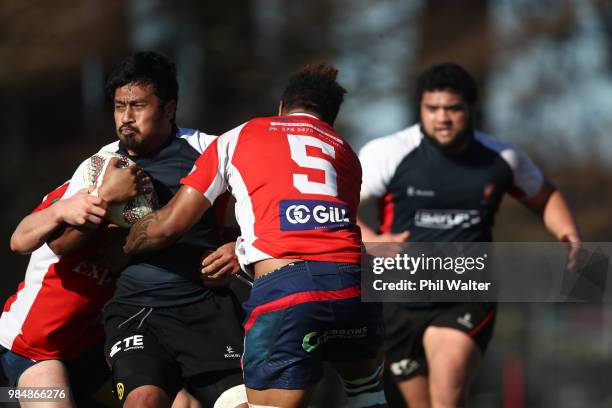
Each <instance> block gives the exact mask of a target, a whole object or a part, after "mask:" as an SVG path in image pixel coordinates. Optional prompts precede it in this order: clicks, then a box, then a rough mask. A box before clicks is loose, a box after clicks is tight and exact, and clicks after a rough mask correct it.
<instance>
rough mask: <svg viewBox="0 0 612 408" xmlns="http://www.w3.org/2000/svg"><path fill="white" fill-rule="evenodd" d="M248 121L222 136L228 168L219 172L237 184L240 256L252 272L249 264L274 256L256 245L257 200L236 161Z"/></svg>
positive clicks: (222, 154) (220, 153)
mask: <svg viewBox="0 0 612 408" xmlns="http://www.w3.org/2000/svg"><path fill="white" fill-rule="evenodd" d="M244 125H246V123H244V124H242V125H240V126H238V127H236V128H234V129H232V130H230V131H229V132H227V133H225V134H223V135H222V136H221V137H220V138H219V141H218V142H217V143H218V144H219V145H218V151H217V154H218V158H219V168H220V169H221V167H222V166H223V167H224V168H225V171H221V170H220V172H219V173H220V174H227V180H225V183H226V184H225V188H227V185H228V184H231V185H232V186H233V189H232V195H233V196H234V197H235V198H236V206H235V208H234V211H235V215H236V221H237V222H238V225H239V226H240V234H241V236H240V237H239V238H238V240H237V242H236V256H237V257H238V261H239V262H240V266H241V267H242V269H243V270H244V271H245V272H247V273H250V274H251V275H252V272H251V271H249V270H248V269H247V268H246V265H249V264H253V263H254V262H257V261H261V260H262V259H268V258H271V256H270V255H268V254H266V253H264V252H262V251H260V250H258V249H257V248H255V247H254V246H253V242H255V241H256V240H257V236H256V235H255V213H254V211H253V203H252V202H251V197H250V196H249V193H248V190H247V187H246V184H245V182H244V178H243V177H242V175H241V174H240V172H239V171H238V169H237V168H236V167H234V165H233V164H232V158H233V157H234V151H235V150H236V145H237V143H238V138H239V137H240V132H241V131H242V129H243V128H244ZM221 177H222V176H220V175H219V176H217V177H216V179H215V181H214V182H213V184H212V185H211V187H210V188H209V191H210V190H211V189H212V188H213V186H214V185H215V184H216V183H217V180H218V179H219V178H221ZM222 192H223V191H222ZM222 192H221V193H222ZM207 198H208V197H207ZM215 198H216V197H215ZM211 202H212V201H211ZM251 277H252V276H251Z"/></svg>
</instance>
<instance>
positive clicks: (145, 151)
mask: <svg viewBox="0 0 612 408" xmlns="http://www.w3.org/2000/svg"><path fill="white" fill-rule="evenodd" d="M107 91H108V94H109V97H110V98H111V99H112V101H113V103H114V119H115V127H116V131H117V136H118V139H119V140H118V141H116V142H114V143H111V144H109V145H107V146H105V147H103V148H102V150H104V151H112V152H118V153H121V154H123V155H126V156H128V157H130V158H131V159H132V160H134V161H135V162H136V164H137V165H138V166H139V167H141V168H142V169H143V170H144V171H145V172H146V173H147V175H148V176H149V177H150V178H151V181H152V182H153V185H154V187H155V190H156V192H157V196H158V199H159V202H160V205H165V204H166V203H168V202H169V201H170V199H171V198H172V197H173V196H174V194H175V193H176V192H177V191H178V189H179V187H180V185H179V180H180V179H181V178H182V177H184V176H186V175H187V173H189V171H190V170H191V168H192V167H193V164H194V162H195V160H196V159H197V158H198V157H199V156H200V154H201V153H202V152H203V151H204V149H205V148H206V147H207V146H208V145H209V144H211V143H212V142H213V141H214V140H215V139H216V137H214V136H211V135H207V134H205V133H203V132H200V131H197V130H192V129H184V128H178V127H177V126H176V124H175V115H176V107H177V101H178V84H177V79H176V68H175V66H174V64H173V63H172V62H170V61H169V60H168V59H167V58H165V57H164V56H161V55H159V54H156V53H153V52H139V53H136V54H133V55H131V56H129V57H127V58H125V59H124V60H122V61H121V62H120V63H119V64H118V65H117V66H116V67H115V68H114V70H113V71H112V73H111V75H110V77H109V79H108V81H107ZM82 171H83V165H82V166H80V167H79V169H77V171H76V173H75V175H74V176H73V178H72V180H71V182H70V188H76V189H78V188H80V186H79V183H82V179H83V177H82V174H81V173H82ZM62 238H65V239H66V240H67V242H66V243H65V245H66V246H70V244H71V242H70V240H71V239H75V240H77V241H78V239H76V238H74V236H72V237H71V236H68V235H67V234H66V235H64V236H63V237H62ZM220 244H221V241H220V237H219V230H218V226H217V214H216V212H215V211H211V212H209V213H208V214H206V215H205V216H203V217H202V218H201V219H199V220H198V222H197V223H196V224H195V225H194V226H193V228H191V229H190V230H189V231H188V232H187V233H186V234H185V235H184V236H183V237H182V238H181V239H180V240H178V241H177V242H175V243H174V244H173V245H172V246H170V247H168V248H166V249H164V250H160V251H155V252H151V253H148V254H146V255H142V256H135V257H132V258H131V260H130V262H129V264H128V265H127V266H126V267H125V268H124V269H123V270H122V271H121V274H120V276H119V278H118V279H117V284H116V290H115V293H114V296H113V299H111V301H110V302H109V303H108V304H107V306H106V307H105V310H104V318H105V322H104V324H105V331H106V344H105V354H106V358H107V360H108V361H109V362H110V364H111V366H112V379H113V386H114V387H113V388H114V392H115V395H116V396H117V398H118V399H119V400H120V401H121V402H122V403H123V404H124V406H125V407H138V408H142V407H170V405H171V403H172V401H173V400H175V396H177V393H178V392H179V390H181V388H182V387H185V388H186V389H187V391H189V393H191V394H192V395H193V396H194V397H196V398H197V400H198V401H200V402H201V403H202V406H204V407H213V405H215V402H216V401H217V400H218V399H219V397H220V395H221V394H223V393H224V392H225V391H227V390H229V389H232V390H237V389H238V390H241V391H242V394H244V399H245V401H246V394H245V390H244V386H242V372H241V369H240V356H241V354H242V340H243V330H242V327H241V319H242V311H241V309H240V305H239V303H238V301H237V299H236V297H235V296H234V295H233V293H232V292H231V291H230V290H229V289H228V288H226V287H212V286H211V284H215V279H208V278H206V277H204V278H203V275H202V273H201V270H202V269H204V271H205V272H210V270H211V269H214V270H215V271H216V272H218V273H219V274H221V275H223V274H224V273H230V272H237V271H238V270H239V265H238V263H237V259H236V257H235V255H234V247H235V246H234V244H226V245H224V246H221V247H219V246H220ZM217 248H219V249H217ZM213 251H215V252H213ZM206 252H213V254H212V255H210V256H212V257H213V259H214V262H212V265H209V264H210V262H209V261H207V260H206V259H205V260H204V262H205V264H206V265H207V266H208V267H207V268H202V257H203V254H204V253H206ZM203 281H204V282H203ZM217 281H218V280H217ZM204 283H206V284H207V285H205V284H204ZM215 285H216V284H215ZM184 396H185V395H184V394H183V393H181V394H178V398H182V399H183V404H187V403H188V401H185V399H184ZM192 402H193V401H192ZM238 405H239V403H234V404H231V405H228V404H221V406H223V407H225V406H228V407H230V406H231V407H235V406H238ZM174 406H177V404H176V401H175V405H174Z"/></svg>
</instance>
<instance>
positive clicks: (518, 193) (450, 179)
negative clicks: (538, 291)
mask: <svg viewBox="0 0 612 408" xmlns="http://www.w3.org/2000/svg"><path fill="white" fill-rule="evenodd" d="M359 159H360V160H361V165H362V167H363V185H362V195H366V196H374V197H378V198H379V200H380V227H379V232H380V233H389V232H391V233H400V232H402V231H405V230H409V231H410V238H409V240H410V241H417V242H419V241H420V242H449V241H456V242H476V241H491V239H492V236H491V235H492V233H491V229H492V226H493V221H494V216H495V213H496V212H497V210H498V209H499V206H500V204H501V200H502V198H503V195H504V193H510V194H511V195H513V196H515V197H517V198H530V197H532V196H533V195H535V194H536V193H537V192H538V191H539V190H540V189H541V188H542V185H543V183H544V176H543V175H542V173H541V172H540V170H539V169H538V168H537V167H536V166H535V165H534V164H533V162H532V161H531V160H530V159H529V158H528V157H527V155H525V154H524V153H523V152H522V151H521V150H519V149H518V148H516V147H515V146H513V145H511V144H510V143H506V142H502V141H500V140H497V139H494V138H492V137H490V136H488V135H486V134H484V133H481V132H475V133H474V137H473V139H472V140H471V142H470V144H469V146H468V147H467V148H466V150H465V151H463V152H461V153H459V154H454V155H450V154H445V153H443V152H442V151H441V150H440V149H439V148H438V147H437V146H436V145H435V144H434V143H433V142H432V141H431V140H430V139H429V138H428V137H426V136H424V135H423V133H422V132H421V129H420V126H419V125H418V124H417V125H414V126H411V127H409V128H407V129H404V130H402V131H400V132H398V133H395V134H392V135H390V136H386V137H382V138H379V139H376V140H373V141H371V142H369V143H368V144H366V145H365V146H364V147H363V148H362V149H361V151H360V153H359Z"/></svg>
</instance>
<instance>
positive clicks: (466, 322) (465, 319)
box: [457, 313, 474, 329]
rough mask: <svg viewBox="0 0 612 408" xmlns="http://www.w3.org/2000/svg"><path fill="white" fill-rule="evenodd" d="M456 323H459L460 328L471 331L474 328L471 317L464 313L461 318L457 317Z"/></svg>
mask: <svg viewBox="0 0 612 408" xmlns="http://www.w3.org/2000/svg"><path fill="white" fill-rule="evenodd" d="M457 323H459V324H460V325H462V326H465V327H467V328H468V329H471V328H473V327H474V323H472V315H471V314H470V313H466V314H464V315H463V316H459V317H458V318H457Z"/></svg>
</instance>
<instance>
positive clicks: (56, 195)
mask: <svg viewBox="0 0 612 408" xmlns="http://www.w3.org/2000/svg"><path fill="white" fill-rule="evenodd" d="M69 184H70V183H64V184H63V185H61V186H59V187H58V188H56V189H55V190H53V191H52V192H50V193H49V194H47V195H46V196H45V198H43V200H42V202H41V203H40V204H39V205H38V207H36V208H35V209H34V211H32V212H36V211H40V210H44V209H45V208H47V207H50V206H51V204H53V203H54V202H56V201H57V200H59V199H61V198H62V196H63V195H64V193H65V192H66V190H67V189H68V185H69Z"/></svg>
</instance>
